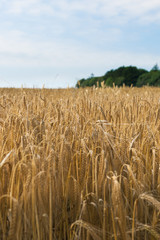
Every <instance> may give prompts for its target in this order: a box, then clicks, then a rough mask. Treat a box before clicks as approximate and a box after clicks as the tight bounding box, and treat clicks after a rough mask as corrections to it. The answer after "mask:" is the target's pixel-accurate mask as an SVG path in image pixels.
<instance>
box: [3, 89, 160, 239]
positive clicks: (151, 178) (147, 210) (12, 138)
mask: <svg viewBox="0 0 160 240" xmlns="http://www.w3.org/2000/svg"><path fill="white" fill-rule="evenodd" d="M159 100H160V89H159V88H149V87H144V88H142V89H137V88H127V87H122V88H117V87H114V88H101V89H99V88H89V89H65V90H63V89H59V90H47V89H42V90H38V89H32V90H31V89H0V239H3V240H8V239H9V240H19V239H22V240H30V239H34V240H45V239H46V240H48V239H49V240H51V239H57V240H68V239H71V240H78V239H82V240H83V239H84V240H85V239H86V240H94V239H95V240H100V239H102V240H113V239H115V240H120V239H122V240H136V239H137V240H142V239H144V240H153V239H160V174H159V173H160V168H159V161H160V160H159V159H160V101H159Z"/></svg>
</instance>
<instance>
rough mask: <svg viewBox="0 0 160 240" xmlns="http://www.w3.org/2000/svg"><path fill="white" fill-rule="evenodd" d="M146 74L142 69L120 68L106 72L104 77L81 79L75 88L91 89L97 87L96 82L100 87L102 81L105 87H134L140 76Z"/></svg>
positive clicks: (92, 76)
mask: <svg viewBox="0 0 160 240" xmlns="http://www.w3.org/2000/svg"><path fill="white" fill-rule="evenodd" d="M146 73H148V72H147V71H146V70H144V69H138V68H137V67H133V66H128V67H124V66H123V67H120V68H118V69H116V70H110V71H108V72H107V73H106V74H105V75H104V76H101V77H94V75H93V74H92V75H91V77H89V78H87V79H84V78H83V79H81V80H80V81H79V84H78V83H77V84H76V87H91V86H94V85H95V86H97V82H99V86H101V82H103V81H104V83H105V85H106V86H110V87H112V86H113V83H114V84H115V85H116V86H122V85H123V84H125V85H126V86H131V85H133V86H136V85H137V80H138V79H139V77H140V76H141V75H142V74H146Z"/></svg>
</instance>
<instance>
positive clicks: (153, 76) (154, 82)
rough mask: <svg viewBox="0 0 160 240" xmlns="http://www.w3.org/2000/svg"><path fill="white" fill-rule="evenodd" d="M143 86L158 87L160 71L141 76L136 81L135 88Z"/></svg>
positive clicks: (159, 84)
mask: <svg viewBox="0 0 160 240" xmlns="http://www.w3.org/2000/svg"><path fill="white" fill-rule="evenodd" d="M143 85H149V86H160V70H151V71H150V72H148V73H144V74H142V75H141V76H140V77H139V78H138V80H137V84H136V86H137V87H142V86H143Z"/></svg>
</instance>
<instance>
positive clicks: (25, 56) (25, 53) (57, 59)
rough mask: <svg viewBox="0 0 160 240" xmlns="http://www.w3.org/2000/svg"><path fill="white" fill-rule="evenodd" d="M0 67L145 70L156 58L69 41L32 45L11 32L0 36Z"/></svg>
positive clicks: (19, 33) (22, 36) (34, 43)
mask: <svg viewBox="0 0 160 240" xmlns="http://www.w3.org/2000/svg"><path fill="white" fill-rule="evenodd" d="M0 56H1V58H0V65H1V66H21V67H38V66H39V67H47V66H49V67H53V68H61V69H62V68H64V69H67V68H72V69H74V68H77V69H80V68H81V69H82V68H83V67H84V68H87V67H88V68H89V69H91V68H93V69H96V68H97V69H98V68H99V67H101V66H106V67H107V66H108V68H109V67H112V66H114V65H115V66H116V65H117V66H118V65H127V64H132V65H139V66H142V67H143V66H144V67H147V66H148V67H149V66H150V64H154V63H155V62H160V57H159V56H158V55H157V56H156V55H154V54H153V55H152V54H146V53H145V54H144V53H143V54H142V53H134V52H132V51H127V50H126V51H111V50H110V51H109V50H98V49H93V48H90V47H87V46H78V45H76V44H74V43H73V42H65V40H64V41H61V42H59V43H58V42H51V41H43V42H40V41H39V42H36V41H33V40H31V39H27V36H26V34H25V33H23V32H20V31H11V32H10V33H6V34H5V35H3V37H2V36H0Z"/></svg>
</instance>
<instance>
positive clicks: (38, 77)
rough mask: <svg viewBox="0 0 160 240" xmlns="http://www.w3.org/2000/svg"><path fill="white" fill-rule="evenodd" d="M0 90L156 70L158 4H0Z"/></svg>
mask: <svg viewBox="0 0 160 240" xmlns="http://www.w3.org/2000/svg"><path fill="white" fill-rule="evenodd" d="M0 13H1V14H0V87H21V86H23V87H31V88H32V87H38V88H42V87H43V86H45V87H46V88H66V87H68V86H69V87H74V86H75V84H76V82H77V81H78V80H79V79H81V78H87V77H89V76H91V74H94V75H95V76H102V75H104V74H105V73H106V72H107V71H109V70H111V69H116V68H118V67H120V66H130V65H132V66H137V67H138V68H145V69H147V70H150V69H151V68H152V67H153V66H154V65H155V64H158V65H159V66H160V47H159V43H160V1H159V0H152V1H150V0H134V1H133V0H0Z"/></svg>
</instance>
